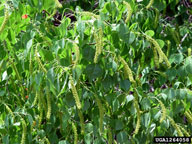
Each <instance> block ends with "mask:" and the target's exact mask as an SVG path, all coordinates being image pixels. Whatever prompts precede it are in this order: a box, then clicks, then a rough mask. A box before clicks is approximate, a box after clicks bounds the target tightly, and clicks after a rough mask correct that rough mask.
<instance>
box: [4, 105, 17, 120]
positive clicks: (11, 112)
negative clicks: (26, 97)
mask: <svg viewBox="0 0 192 144" xmlns="http://www.w3.org/2000/svg"><path fill="white" fill-rule="evenodd" d="M4 105H5V108H6V109H7V111H8V112H9V113H10V114H11V116H12V117H13V118H14V117H15V116H14V114H13V111H12V110H11V109H10V107H9V106H8V105H7V104H5V103H4Z"/></svg>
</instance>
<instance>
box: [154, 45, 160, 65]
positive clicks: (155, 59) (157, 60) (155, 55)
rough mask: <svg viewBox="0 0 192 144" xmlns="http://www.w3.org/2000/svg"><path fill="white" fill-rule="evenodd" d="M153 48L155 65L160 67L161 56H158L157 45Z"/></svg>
mask: <svg viewBox="0 0 192 144" xmlns="http://www.w3.org/2000/svg"><path fill="white" fill-rule="evenodd" d="M152 49H153V56H154V64H155V67H157V68H159V58H158V55H157V50H156V48H155V47H153V48H152Z"/></svg>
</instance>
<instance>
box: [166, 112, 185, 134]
mask: <svg viewBox="0 0 192 144" xmlns="http://www.w3.org/2000/svg"><path fill="white" fill-rule="evenodd" d="M167 117H168V119H169V121H170V123H171V125H172V126H173V127H174V128H175V130H176V131H177V133H178V135H179V136H183V133H182V132H181V129H180V128H179V126H178V125H177V124H176V123H175V121H174V120H173V119H172V118H171V117H169V116H167Z"/></svg>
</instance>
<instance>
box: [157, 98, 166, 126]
mask: <svg viewBox="0 0 192 144" xmlns="http://www.w3.org/2000/svg"><path fill="white" fill-rule="evenodd" d="M156 99H157V98H156ZM157 101H158V102H159V104H160V107H161V119H160V123H162V122H163V120H165V118H166V115H167V114H166V108H165V105H164V104H163V103H162V101H161V100H159V99H157Z"/></svg>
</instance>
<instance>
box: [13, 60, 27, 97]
mask: <svg viewBox="0 0 192 144" xmlns="http://www.w3.org/2000/svg"><path fill="white" fill-rule="evenodd" d="M11 63H12V68H13V70H14V71H15V74H16V77H17V79H18V80H19V82H21V81H22V78H21V76H20V74H19V72H18V70H17V67H16V66H15V64H14V62H11ZM20 86H21V96H22V98H23V100H24V99H25V95H24V88H23V85H22V84H21V83H20Z"/></svg>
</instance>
